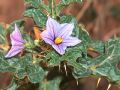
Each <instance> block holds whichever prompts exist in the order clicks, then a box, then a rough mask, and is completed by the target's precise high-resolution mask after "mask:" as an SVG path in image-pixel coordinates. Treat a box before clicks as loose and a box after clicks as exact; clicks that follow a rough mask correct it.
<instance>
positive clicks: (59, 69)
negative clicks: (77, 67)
mask: <svg viewBox="0 0 120 90" xmlns="http://www.w3.org/2000/svg"><path fill="white" fill-rule="evenodd" d="M60 67H61V66H60V64H59V72H60Z"/></svg>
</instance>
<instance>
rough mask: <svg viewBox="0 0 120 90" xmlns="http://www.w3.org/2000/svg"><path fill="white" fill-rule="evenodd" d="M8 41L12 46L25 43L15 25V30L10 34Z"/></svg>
mask: <svg viewBox="0 0 120 90" xmlns="http://www.w3.org/2000/svg"><path fill="white" fill-rule="evenodd" d="M10 39H11V43H12V45H23V44H24V43H25V41H24V40H23V38H22V35H21V33H20V31H19V28H18V27H17V25H16V24H15V30H14V31H13V32H12V33H11V34H10Z"/></svg>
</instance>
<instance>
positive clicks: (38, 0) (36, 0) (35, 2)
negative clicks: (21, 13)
mask: <svg viewBox="0 0 120 90" xmlns="http://www.w3.org/2000/svg"><path fill="white" fill-rule="evenodd" d="M25 2H26V3H27V4H28V5H31V6H33V7H35V8H37V7H39V5H40V4H42V3H43V0H25Z"/></svg>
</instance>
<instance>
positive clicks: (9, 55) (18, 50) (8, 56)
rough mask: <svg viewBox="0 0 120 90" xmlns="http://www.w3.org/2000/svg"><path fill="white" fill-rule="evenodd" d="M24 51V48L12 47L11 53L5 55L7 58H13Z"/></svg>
mask: <svg viewBox="0 0 120 90" xmlns="http://www.w3.org/2000/svg"><path fill="white" fill-rule="evenodd" d="M23 49H24V46H12V47H11V49H10V51H9V52H8V53H7V54H6V55H5V58H11V57H13V56H15V55H17V54H18V53H20V52H21V51H22V50H23Z"/></svg>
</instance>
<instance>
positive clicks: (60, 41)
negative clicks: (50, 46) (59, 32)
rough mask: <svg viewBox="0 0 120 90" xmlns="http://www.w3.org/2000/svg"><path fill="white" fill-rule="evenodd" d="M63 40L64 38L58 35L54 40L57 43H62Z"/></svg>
mask: <svg viewBox="0 0 120 90" xmlns="http://www.w3.org/2000/svg"><path fill="white" fill-rule="evenodd" d="M62 41H63V38H61V37H57V38H56V39H55V41H54V42H55V44H60V43H62Z"/></svg>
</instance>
